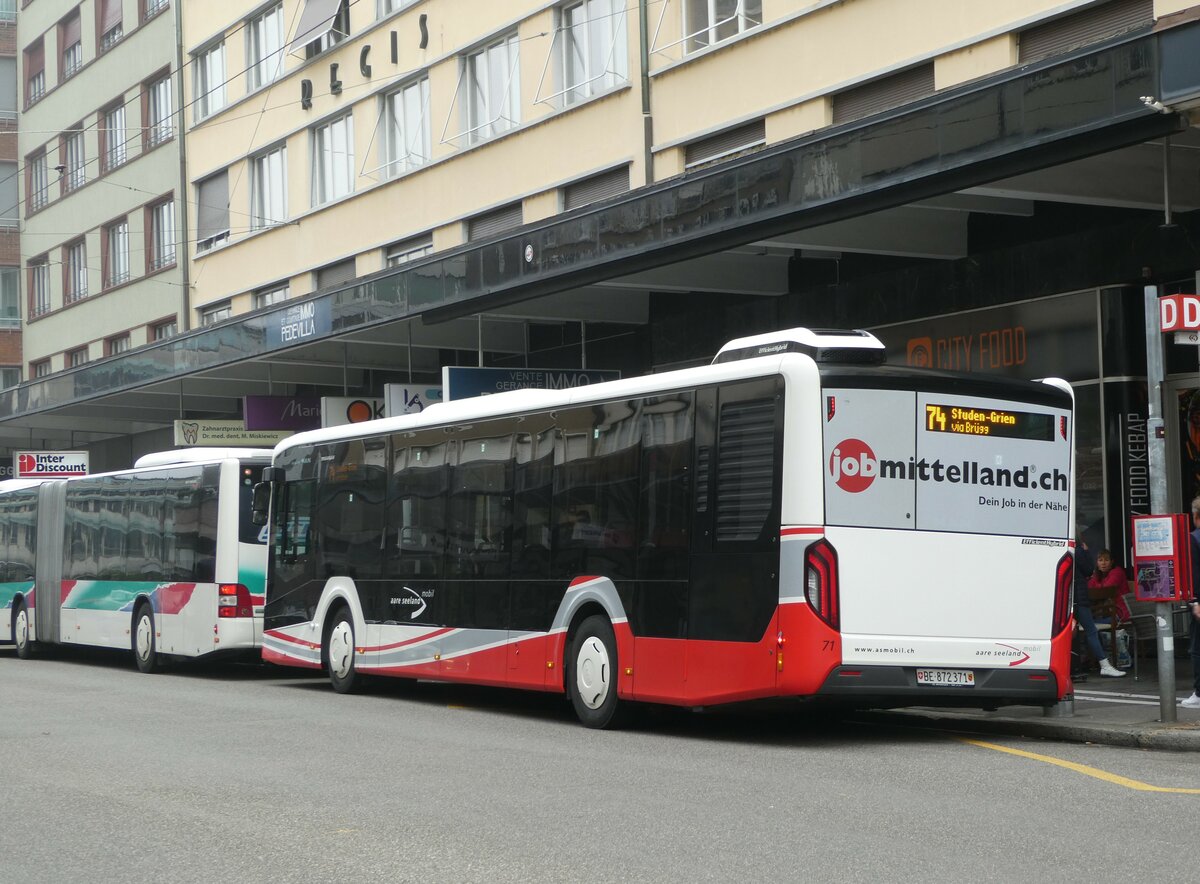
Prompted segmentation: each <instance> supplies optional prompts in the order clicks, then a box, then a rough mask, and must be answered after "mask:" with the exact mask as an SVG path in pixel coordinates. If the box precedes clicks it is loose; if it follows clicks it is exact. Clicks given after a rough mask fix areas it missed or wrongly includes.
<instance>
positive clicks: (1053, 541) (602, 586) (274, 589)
mask: <svg viewBox="0 0 1200 884" xmlns="http://www.w3.org/2000/svg"><path fill="white" fill-rule="evenodd" d="M882 361H883V345H882V344H881V343H880V342H879V341H878V340H876V339H875V338H874V337H873V336H871V335H869V334H868V333H865V332H851V331H816V330H808V329H793V330H790V331H786V332H780V333H776V334H772V335H765V336H761V337H756V338H746V339H741V340H737V341H733V342H731V343H730V344H728V345H726V347H724V348H723V349H722V350H721V352H720V353H719V354H718V356H717V358H716V360H715V361H714V363H713V364H712V365H710V366H705V367H700V368H691V369H685V370H681V371H673V372H669V373H663V374H657V375H651V376H646V377H641V378H636V379H627V380H619V381H613V382H608V383H602V384H595V385H592V386H586V387H579V388H576V389H573V390H561V391H549V390H521V391H513V392H509V393H502V394H498V395H493V396H487V397H482V398H477V399H471V400H463V401H457V402H449V403H445V404H441V405H437V406H434V407H431V408H428V409H426V410H425V412H424V413H422V414H420V415H415V416H406V417H397V418H389V419H385V420H381V421H373V422H369V423H361V424H354V425H351V426H347V427H337V428H330V429H325V430H315V431H312V432H308V433H302V434H299V435H296V436H293V437H291V438H288V439H285V440H284V441H282V442H281V443H280V444H279V445H278V446H277V447H276V449H275V458H274V462H273V466H272V467H271V468H270V470H269V471H267V472H266V473H265V474H264V485H263V487H262V488H261V489H259V490H258V491H256V494H255V509H256V511H258V512H257V517H258V518H260V519H263V518H265V517H266V512H265V511H266V509H267V506H268V498H269V504H270V511H271V515H270V520H271V538H272V540H271V551H270V563H269V568H268V580H267V601H266V613H265V622H264V626H265V632H264V636H263V657H264V659H265V660H266V661H268V662H272V663H278V664H283V665H289V666H300V667H309V668H312V669H324V670H326V671H327V672H328V675H329V678H330V679H331V681H332V684H333V687H334V688H335V689H337V690H338V691H340V692H345V691H348V690H351V689H352V688H354V686H355V685H356V684H358V683H359V681H360V680H361V676H363V675H389V676H398V677H402V678H410V679H431V680H439V681H451V682H469V683H474V684H483V685H498V686H509V687H519V688H527V689H532V690H538V691H550V692H558V693H565V694H566V695H567V696H568V697H569V698H570V701H571V703H572V705H573V706H574V709H575V712H576V714H577V715H578V717H579V718H580V720H581V721H582V722H583V723H584V724H586V725H589V726H592V727H607V726H611V725H615V724H617V723H619V722H620V721H621V720H622V718H623V717H624V716H625V714H626V713H627V712H628V711H629V709H630V706H631V704H634V703H638V702H646V703H655V704H672V705H678V706H690V707H699V706H709V705H713V704H719V703H729V702H735V701H748V700H756V699H762V698H771V697H794V698H805V699H820V698H830V699H833V700H838V701H841V702H848V703H852V704H856V705H871V706H889V705H891V706H895V705H906V704H913V705H973V706H998V705H1003V704H1011V703H1029V704H1042V705H1049V704H1052V703H1055V702H1056V701H1057V700H1059V699H1061V698H1063V697H1065V696H1066V695H1067V694H1068V693H1069V692H1070V690H1071V682H1070V678H1069V658H1070V629H1069V626H1070V620H1071V607H1070V603H1071V568H1072V556H1073V548H1072V541H1071V539H1070V538H1071V537H1072V531H1071V525H1072V515H1073V512H1072V510H1073V487H1074V483H1073V466H1072V435H1073V426H1072V408H1073V397H1072V394H1071V390H1070V387H1069V386H1068V385H1067V384H1066V383H1064V382H1062V381H1046V382H1026V381H1012V380H1006V379H996V378H988V377H980V376H975V375H968V374H951V373H946V372H940V371H933V370H922V369H911V368H902V367H890V366H886V365H882V364H881V363H882Z"/></svg>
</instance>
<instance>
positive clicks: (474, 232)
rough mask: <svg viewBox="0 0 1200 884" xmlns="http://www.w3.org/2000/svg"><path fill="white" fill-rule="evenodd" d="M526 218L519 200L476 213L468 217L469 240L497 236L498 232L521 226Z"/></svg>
mask: <svg viewBox="0 0 1200 884" xmlns="http://www.w3.org/2000/svg"><path fill="white" fill-rule="evenodd" d="M524 219H525V216H524V214H523V212H522V207H521V204H520V203H519V202H516V203H512V204H510V205H507V206H504V207H503V208H499V209H496V210H494V211H491V212H484V213H483V214H482V215H476V216H475V217H474V218H468V219H467V242H474V241H475V240H477V239H486V238H487V237H489V236H495V235H496V234H497V233H503V232H504V231H506V230H512V229H513V228H514V227H520V226H521V222H522V221H524Z"/></svg>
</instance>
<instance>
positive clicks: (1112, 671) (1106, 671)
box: [1100, 660, 1200, 705]
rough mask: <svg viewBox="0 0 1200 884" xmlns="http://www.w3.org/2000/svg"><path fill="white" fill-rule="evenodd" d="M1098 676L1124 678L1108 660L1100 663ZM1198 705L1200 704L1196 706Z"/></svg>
mask: <svg viewBox="0 0 1200 884" xmlns="http://www.w3.org/2000/svg"><path fill="white" fill-rule="evenodd" d="M1100 675H1101V676H1103V677H1104V678H1124V677H1125V673H1124V672H1122V671H1121V670H1120V669H1118V668H1117V667H1115V666H1113V665H1112V664H1111V663H1109V662H1108V660H1101V661H1100ZM1198 705H1200V704H1198Z"/></svg>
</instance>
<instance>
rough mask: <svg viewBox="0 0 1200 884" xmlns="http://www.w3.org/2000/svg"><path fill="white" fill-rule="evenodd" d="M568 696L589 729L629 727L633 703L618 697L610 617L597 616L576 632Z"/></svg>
mask: <svg viewBox="0 0 1200 884" xmlns="http://www.w3.org/2000/svg"><path fill="white" fill-rule="evenodd" d="M567 660H568V663H569V666H568V669H567V693H568V694H569V695H570V697H571V705H572V706H573V707H574V708H575V715H576V716H577V717H578V718H579V721H580V722H581V723H582V724H583V725H584V726H585V727H595V728H616V727H621V726H622V725H624V724H626V723H627V722H628V720H629V717H630V713H631V704H630V703H629V702H627V701H624V700H621V699H620V698H618V697H617V672H618V671H619V670H618V668H617V663H618V661H617V637H616V634H615V633H614V632H613V628H612V624H611V623H610V622H609V621H608V618H607V617H604V616H602V615H600V614H593V615H592V616H590V617H588V618H587V619H586V620H584V621H583V622H582V623H580V624H579V628H578V629H577V630H575V634H574V636H572V638H571V647H570V650H569V651H568V653H567Z"/></svg>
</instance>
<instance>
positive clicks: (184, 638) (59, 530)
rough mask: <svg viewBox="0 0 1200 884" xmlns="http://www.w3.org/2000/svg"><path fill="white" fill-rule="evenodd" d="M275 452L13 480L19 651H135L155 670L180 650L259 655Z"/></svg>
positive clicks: (6, 584) (0, 583) (7, 560)
mask: <svg viewBox="0 0 1200 884" xmlns="http://www.w3.org/2000/svg"><path fill="white" fill-rule="evenodd" d="M270 456H271V451H270V450H264V449H254V450H252V449H219V450H218V449H208V450H203V449H195V450H183V451H167V452H162V453H158V454H152V455H147V456H145V457H143V458H141V459H140V460H139V461H138V462H137V464H136V466H135V468H134V469H131V470H124V471H121V472H115V473H105V474H99V475H94V476H82V477H79V478H72V479H52V480H47V481H42V482H32V481H28V480H13V481H11V482H7V483H2V484H0V568H2V569H3V571H4V573H3V574H2V575H0V608H6V609H8V611H7V612H6V613H8V614H9V617H8V618H7V623H8V625H9V627H10V629H9V630H7V632H8V634H7V635H6V636H4V637H5V638H9V639H10V640H11V643H12V644H13V645H15V647H16V652H17V656H18V657H21V658H22V659H27V658H29V657H30V656H32V655H33V653H34V651H35V650H36V649H37V647H38V646H39V645H48V644H62V645H85V646H92V647H101V648H118V649H124V648H128V649H129V650H131V651H132V652H133V657H134V661H135V662H136V663H137V666H138V668H139V669H140V670H141V671H143V672H153V671H154V670H155V669H157V668H158V666H159V665H160V663H161V661H162V660H163V659H164V658H168V657H209V656H212V655H214V654H220V655H231V654H243V655H246V656H249V657H251V658H256V657H257V656H258V648H259V647H260V645H261V643H262V605H263V594H264V582H265V578H266V559H267V545H266V540H267V538H266V532H265V531H264V530H261V529H260V528H259V527H258V526H255V525H254V524H253V523H252V522H251V519H250V507H251V501H252V499H253V489H254V486H255V485H256V484H257V483H258V482H259V481H260V480H261V477H262V471H263V469H264V467H266V466H267V465H268V464H269V463H270ZM0 622H4V621H0ZM0 634H2V633H0Z"/></svg>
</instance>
